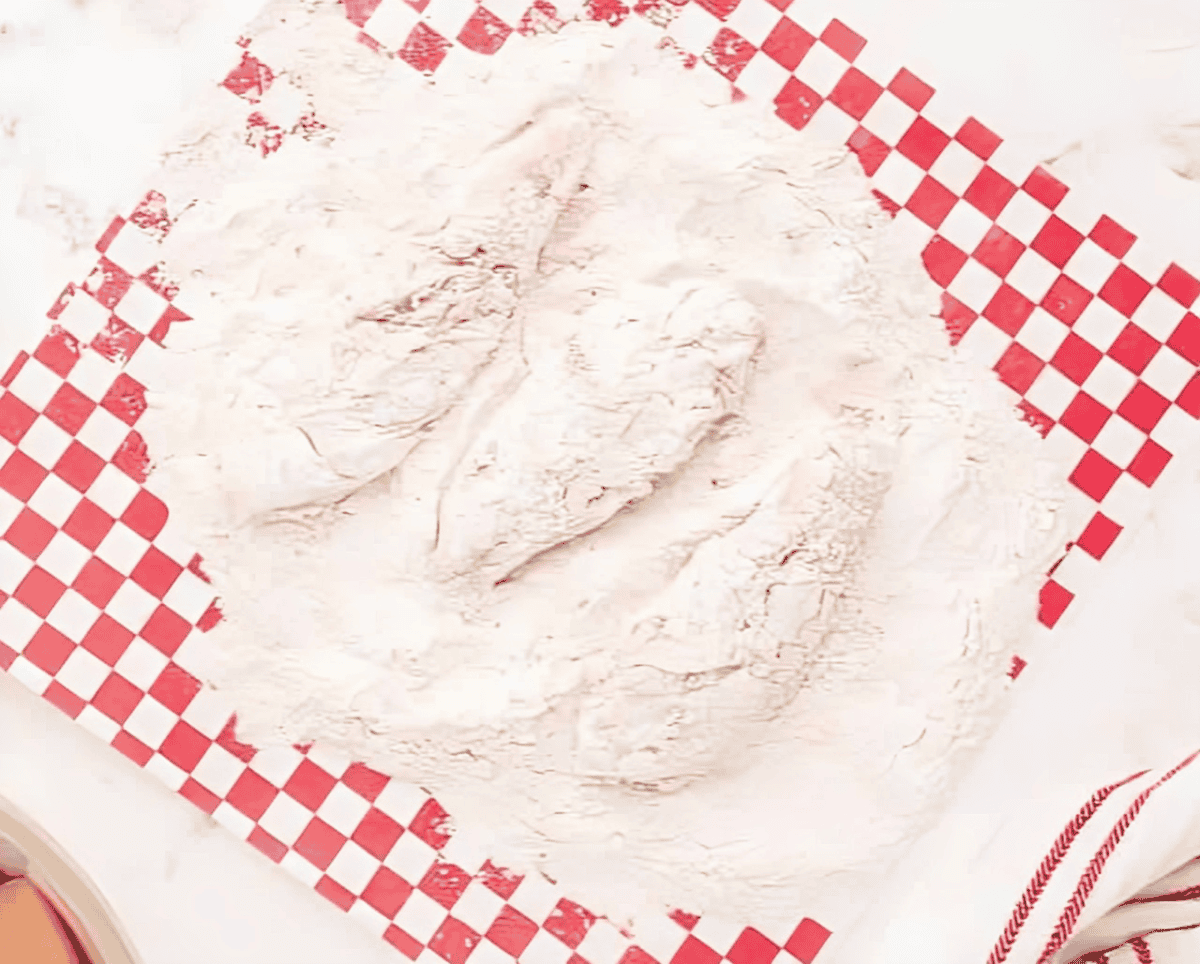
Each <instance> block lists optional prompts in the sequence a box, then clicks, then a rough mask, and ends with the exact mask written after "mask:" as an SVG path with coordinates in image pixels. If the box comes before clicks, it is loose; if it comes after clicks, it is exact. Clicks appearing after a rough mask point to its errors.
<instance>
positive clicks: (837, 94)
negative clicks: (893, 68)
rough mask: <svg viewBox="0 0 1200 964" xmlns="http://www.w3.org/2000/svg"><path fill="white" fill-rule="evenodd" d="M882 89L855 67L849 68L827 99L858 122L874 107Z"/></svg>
mask: <svg viewBox="0 0 1200 964" xmlns="http://www.w3.org/2000/svg"><path fill="white" fill-rule="evenodd" d="M882 93H883V88H882V87H880V86H879V85H878V84H877V83H875V81H873V80H872V79H871V78H870V77H868V76H867V75H866V74H864V73H863V72H862V71H861V70H859V69H858V68H857V67H851V68H850V69H849V70H847V71H846V72H845V73H844V74H843V75H842V79H841V80H839V81H838V82H837V86H836V87H834V88H833V91H832V92H831V93H830V94H829V99H830V100H831V101H832V102H833V103H834V104H836V105H837V106H838V107H840V108H841V109H842V110H844V111H845V112H846V113H847V114H849V115H850V116H851V117H853V118H854V119H855V120H857V121H860V120H862V119H863V118H864V117H866V116H867V111H869V110H870V109H871V108H872V107H874V106H875V101H877V100H879V97H880V95H881V94H882Z"/></svg>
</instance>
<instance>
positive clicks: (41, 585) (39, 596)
mask: <svg viewBox="0 0 1200 964" xmlns="http://www.w3.org/2000/svg"><path fill="white" fill-rule="evenodd" d="M66 591H67V587H66V586H65V585H63V584H62V583H61V582H59V581H58V580H57V579H55V578H54V577H53V576H52V575H50V573H48V572H46V570H45V569H43V568H42V567H41V566H34V567H33V568H32V569H31V570H30V571H29V573H28V575H26V576H25V578H24V579H22V580H21V584H20V585H19V586H17V588H16V590H15V591H14V592H13V596H14V597H15V598H17V599H19V600H20V601H21V603H22V604H23V605H25V606H26V607H27V608H29V609H31V610H33V611H34V612H35V613H37V614H38V615H39V616H41V617H42V619H45V618H46V617H47V616H49V615H50V610H51V609H53V608H54V607H55V605H56V604H57V603H58V601H59V600H60V599H61V598H62V594H63V593H64V592H66ZM43 628H47V627H43ZM39 632H40V630H39ZM63 638H64V639H66V637H65V636H64V637H63ZM71 646H72V647H74V643H71ZM25 655H27V656H28V655H29V654H28V652H26V654H25ZM63 658H64V659H65V658H66V657H63ZM39 665H41V664H39ZM42 669H46V667H44V666H43V667H42ZM46 672H47V673H57V672H58V670H57V669H54V670H49V669H47V670H46Z"/></svg>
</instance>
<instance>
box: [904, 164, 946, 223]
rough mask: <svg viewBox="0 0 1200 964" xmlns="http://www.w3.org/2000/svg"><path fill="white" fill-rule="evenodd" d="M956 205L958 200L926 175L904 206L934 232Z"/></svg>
mask: <svg viewBox="0 0 1200 964" xmlns="http://www.w3.org/2000/svg"><path fill="white" fill-rule="evenodd" d="M957 203H958V198H956V197H955V196H954V194H953V193H952V192H951V191H950V190H949V189H948V188H946V187H944V186H943V185H942V184H941V183H939V182H938V181H935V180H934V179H933V178H932V177H929V176H928V175H926V176H925V177H924V178H923V179H922V180H921V183H920V184H918V185H917V189H916V190H915V191H913V195H912V197H910V198H909V199H908V203H907V204H906V205H904V206H905V207H906V208H908V210H910V211H911V212H912V213H913V214H915V215H916V216H917V217H918V218H919V219H920V220H921V221H923V222H924V223H925V224H927V225H929V227H931V228H933V229H934V230H935V231H936V230H937V229H938V228H940V227H941V226H942V222H943V221H945V220H946V215H947V214H949V213H950V211H951V210H952V209H953V207H954V205H955V204H957Z"/></svg>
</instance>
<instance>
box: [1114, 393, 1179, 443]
mask: <svg viewBox="0 0 1200 964" xmlns="http://www.w3.org/2000/svg"><path fill="white" fill-rule="evenodd" d="M1170 407H1171V403H1170V402H1169V401H1167V399H1165V398H1163V397H1162V396H1161V395H1160V394H1158V392H1156V391H1155V390H1154V389H1153V388H1151V387H1150V386H1149V385H1147V384H1146V383H1145V382H1138V383H1137V384H1136V385H1134V386H1133V389H1132V390H1131V391H1130V392H1129V394H1128V395H1126V396H1125V400H1124V401H1123V402H1121V404H1120V405H1119V406H1117V414H1118V415H1120V416H1121V417H1122V418H1124V419H1125V420H1126V421H1128V422H1129V423H1130V424H1131V425H1133V426H1135V427H1136V428H1140V429H1141V430H1142V431H1143V432H1146V433H1150V432H1151V431H1153V430H1154V426H1156V425H1157V424H1158V423H1159V420H1160V419H1161V418H1162V417H1163V413H1164V412H1166V410H1167V409H1168V408H1170Z"/></svg>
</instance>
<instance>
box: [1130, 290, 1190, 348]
mask: <svg viewBox="0 0 1200 964" xmlns="http://www.w3.org/2000/svg"><path fill="white" fill-rule="evenodd" d="M1184 314H1186V312H1185V311H1184V308H1183V306H1182V305H1180V304H1179V302H1177V301H1176V300H1175V299H1174V298H1172V297H1171V296H1170V295H1168V294H1167V293H1166V292H1165V291H1162V290H1161V289H1159V288H1151V289H1150V293H1149V294H1148V295H1146V300H1145V301H1143V302H1142V303H1141V304H1140V305H1138V308H1137V311H1135V312H1134V313H1133V321H1134V324H1136V325H1137V326H1138V327H1139V328H1141V329H1142V330H1143V331H1145V332H1146V333H1147V334H1149V335H1151V336H1152V337H1154V338H1157V339H1158V340H1159V341H1166V340H1167V339H1168V338H1170V337H1171V335H1172V333H1174V331H1175V329H1176V328H1178V327H1179V323H1180V322H1181V321H1182V320H1183V316H1184Z"/></svg>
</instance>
